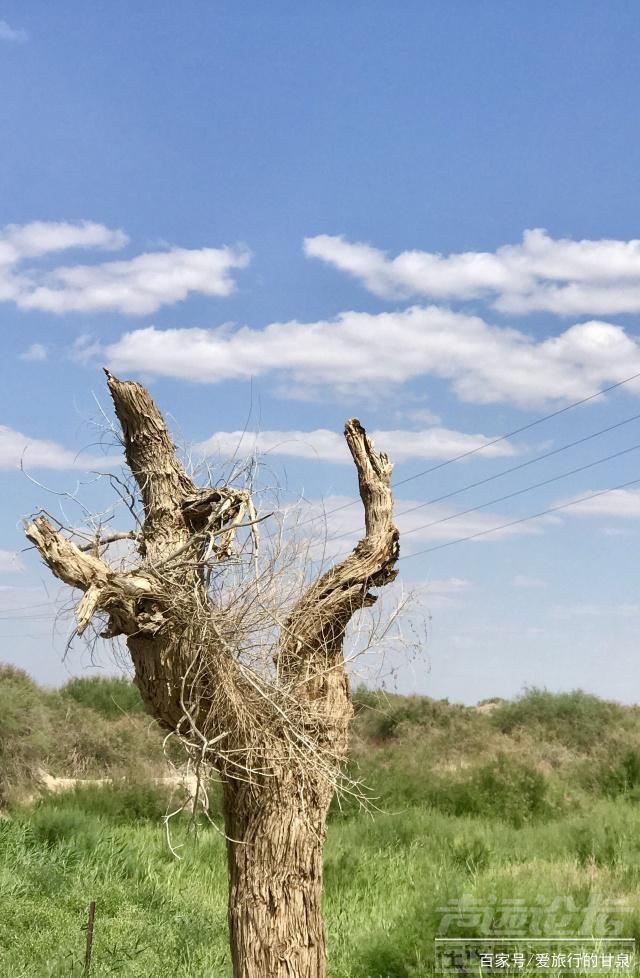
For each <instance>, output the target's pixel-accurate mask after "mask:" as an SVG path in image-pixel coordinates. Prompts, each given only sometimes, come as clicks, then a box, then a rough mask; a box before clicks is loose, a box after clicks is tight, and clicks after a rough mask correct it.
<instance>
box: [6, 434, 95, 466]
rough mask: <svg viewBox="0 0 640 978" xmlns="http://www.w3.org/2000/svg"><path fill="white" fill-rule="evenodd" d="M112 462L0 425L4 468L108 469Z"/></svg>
mask: <svg viewBox="0 0 640 978" xmlns="http://www.w3.org/2000/svg"><path fill="white" fill-rule="evenodd" d="M108 462H109V460H108V459H106V458H105V457H104V456H101V457H99V458H95V457H91V456H88V455H83V454H81V453H78V452H72V451H70V450H69V449H67V448H63V447H62V445H58V444H57V442H54V441H45V440H43V439H40V438H30V437H29V436H28V435H23V434H22V433H21V432H20V431H15V430H14V429H13V428H9V427H7V425H0V469H16V468H20V465H21V464H22V466H23V467H24V468H25V469H26V470H27V471H29V470H30V469H94V468H100V469H104V468H105V465H106V464H107V463H108Z"/></svg>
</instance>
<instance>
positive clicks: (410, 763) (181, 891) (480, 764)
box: [0, 675, 640, 978]
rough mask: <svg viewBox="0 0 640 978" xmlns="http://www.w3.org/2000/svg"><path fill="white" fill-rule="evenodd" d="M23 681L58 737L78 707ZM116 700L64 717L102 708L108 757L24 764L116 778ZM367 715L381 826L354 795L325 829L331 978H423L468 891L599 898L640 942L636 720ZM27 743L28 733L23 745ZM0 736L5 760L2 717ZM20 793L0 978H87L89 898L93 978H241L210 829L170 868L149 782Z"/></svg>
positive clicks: (81, 700) (363, 700) (500, 896)
mask: <svg viewBox="0 0 640 978" xmlns="http://www.w3.org/2000/svg"><path fill="white" fill-rule="evenodd" d="M12 682H13V683H14V685H15V684H16V683H17V684H18V685H19V684H20V683H22V684H23V688H27V689H29V690H30V694H29V695H31V697H32V699H33V701H34V702H35V701H37V702H38V703H39V709H40V710H44V711H45V712H46V709H48V707H47V706H46V704H45V700H46V697H47V696H51V697H52V701H51V704H49V705H50V706H51V709H52V710H53V713H54V719H53V720H52V719H51V717H50V718H49V720H50V723H54V721H55V722H57V720H56V719H55V718H56V717H57V718H58V719H59V716H60V713H59V709H60V701H61V700H62V701H64V700H65V697H68V696H69V692H68V691H66V692H65V691H62V692H60V693H55V694H53V693H51V694H50V693H44V692H43V691H38V690H37V687H33V685H31V686H26V685H25V680H24V679H22V678H21V677H18V678H17V679H16V677H14V678H13V680H11V681H10V680H9V679H8V677H7V676H6V675H5V677H4V684H3V683H2V682H0V690H1V689H2V687H3V685H4V687H5V694H6V690H7V688H8V687H9V686H10V685H11V683H12ZM14 692H15V689H14ZM105 692H108V695H107V696H106V698H103V699H104V702H103V703H102V705H100V695H101V694H104V693H105ZM113 692H114V691H113V690H110V691H107V690H106V689H105V688H103V689H101V690H98V691H96V689H92V688H90V687H88V688H87V689H84V690H80V692H79V693H78V691H77V690H76V693H77V694H78V695H77V697H76V699H75V700H73V702H74V703H75V707H74V708H73V709H71V711H70V712H69V711H67V713H66V714H64V715H65V716H67V717H71V716H72V715H73V716H75V720H73V721H72V720H68V723H73V722H78V723H80V724H81V725H83V724H85V723H86V722H87V718H89V719H91V714H90V713H87V712H86V711H92V713H93V714H95V716H96V718H98V717H100V718H102V719H103V720H104V722H105V724H106V725H107V726H108V725H110V724H111V725H113V728H112V727H111V726H108V729H109V731H110V733H109V737H110V738H111V740H109V738H107V740H108V743H109V744H110V745H111V746H110V748H109V751H107V752H106V755H105V756H107V760H105V756H102V758H101V759H100V758H99V757H98V758H96V756H95V750H94V747H93V746H92V747H91V758H90V759H89V761H88V760H87V758H86V757H85V758H84V759H83V760H82V761H80V759H79V757H78V756H76V757H75V759H74V758H72V757H68V758H67V760H66V761H65V758H64V754H63V752H62V751H61V749H60V746H59V744H56V745H55V748H54V747H53V742H51V743H52V746H51V749H52V750H53V754H52V756H47V757H35V755H34V751H35V752H36V753H37V750H38V747H37V744H34V743H30V744H29V752H30V754H31V762H30V763H31V764H32V766H35V765H36V762H37V763H38V764H41V765H42V764H44V765H45V766H48V767H49V768H52V767H56V766H57V767H56V771H55V773H58V774H64V773H69V771H70V770H72V769H73V765H74V764H75V765H76V766H78V765H79V766H80V768H81V769H82V771H83V773H84V774H85V775H86V774H87V772H89V773H90V774H92V775H95V776H98V775H100V774H104V773H105V772H108V771H111V772H112V773H113V772H114V771H115V770H118V771H122V766H123V757H122V756H121V755H120V754H119V753H118V750H117V749H116V748H117V741H118V738H117V737H116V736H115V733H114V728H116V727H118V725H122V724H124V725H125V728H126V729H129V731H130V730H133V729H137V727H136V725H137V724H140V725H144V726H145V729H147V727H148V724H147V721H146V720H145V719H144V718H143V716H142V715H141V714H140V713H139V712H138V705H137V702H136V701H135V697H134V698H132V699H131V701H130V702H128V705H127V706H126V707H123V705H122V703H120V704H119V708H118V709H117V710H114V711H113V712H112V715H111V716H109V715H108V714H109V712H110V707H109V706H108V703H110V702H112V699H113ZM116 692H117V690H116ZM129 692H130V691H129ZM129 692H126V695H127V696H128V695H129ZM1 695H2V694H1V692H0V696H1ZM25 695H26V694H25ZM91 697H94V702H93V703H92V704H90V703H89V700H90V699H91ZM96 697H97V698H96ZM357 698H358V702H359V707H360V712H359V715H358V717H357V718H356V723H355V729H354V745H353V752H352V760H351V767H352V770H353V772H354V773H357V774H358V775H362V776H364V777H365V778H366V781H367V783H368V784H369V785H370V787H371V792H372V794H375V795H376V796H377V800H376V801H375V805H376V806H377V807H378V808H379V809H381V811H374V813H373V815H371V814H366V813H363V812H361V811H359V810H358V808H357V805H356V804H355V802H353V800H350V799H348V798H347V799H346V801H345V802H344V804H343V805H342V811H340V810H339V807H338V806H337V805H336V806H335V810H334V812H333V814H332V818H331V823H330V830H329V837H328V842H327V849H326V861H325V874H326V889H325V912H326V919H327V930H328V938H329V953H330V968H329V975H330V976H331V978H387V976H388V978H418V976H429V975H432V974H433V973H434V965H433V956H434V937H435V936H436V933H437V931H438V926H439V924H440V921H441V917H442V911H439V910H438V908H440V907H444V906H445V905H446V904H447V903H448V902H449V901H453V900H458V899H459V898H460V897H461V896H462V895H463V894H468V895H470V896H472V897H474V898H476V899H477V900H478V901H479V902H480V903H481V904H485V905H486V904H491V905H492V906H499V905H500V904H505V901H508V900H510V899H511V900H518V899H520V900H523V901H524V903H525V905H526V906H530V907H533V906H535V905H536V902H537V903H538V904H541V905H542V903H545V905H547V904H550V903H551V901H553V900H554V899H556V900H557V899H558V898H571V899H572V900H573V901H574V903H575V905H576V907H578V908H581V907H585V906H586V905H587V904H588V903H589V900H590V898H592V897H593V895H594V894H599V895H600V896H601V898H602V899H603V900H606V899H611V900H620V899H623V900H624V901H625V912H624V914H623V915H622V918H623V920H624V935H625V936H627V937H636V938H638V939H640V805H639V803H638V790H639V788H640V763H638V758H640V716H639V711H637V710H635V709H631V708H623V707H619V706H617V705H615V704H606V703H603V702H602V701H600V700H597V699H595V698H593V697H587V696H585V695H584V694H580V693H576V694H566V695H565V696H564V697H563V696H553V695H552V694H548V693H544V692H538V691H532V692H530V693H528V694H527V695H526V696H524V697H522V698H521V699H520V700H519V701H516V702H515V703H507V704H503V703H498V704H495V705H494V706H493V707H491V705H490V706H489V709H488V710H487V711H486V712H485V711H484V710H472V709H469V708H465V707H459V706H455V705H451V704H447V703H443V702H438V703H436V702H434V701H431V700H428V699H421V698H411V699H404V698H400V697H391V698H386V697H383V696H382V695H381V694H370V693H364V692H361V693H359V694H358V697H357ZM105 703H106V704H107V705H106V706H105ZM43 704H45V705H43ZM31 706H32V708H33V709H35V707H34V703H33V702H32V704H31ZM74 711H76V712H75V713H74ZM77 711H79V712H77ZM40 720H41V722H42V720H43V716H42V713H41V714H40ZM3 722H5V730H4V731H3V728H2V724H3ZM12 723H13V734H12V735H11V736H15V735H16V726H15V719H14V721H12ZM127 724H129V727H126V725H127ZM47 729H49V730H50V731H51V730H52V729H53V728H52V727H51V726H49V728H47ZM105 729H106V727H105ZM36 732H37V731H35V730H34V729H32V730H31V733H30V734H29V731H28V730H24V729H23V730H22V731H21V732H20V733H19V737H20V739H21V742H22V743H23V747H24V741H25V739H26V740H29V736H31V737H35V734H36ZM2 736H3V737H4V739H3V741H2V742H3V745H4V750H5V752H7V751H8V748H9V746H10V744H9V740H10V735H9V733H8V732H7V730H6V721H3V720H2V714H0V737H2ZM130 736H131V733H130V732H129V733H128V734H127V735H126V736H124V742H125V748H126V749H127V750H128V749H130V746H131V745H130V741H129V737H130ZM149 736H151V734H149ZM67 738H68V740H69V741H71V740H73V737H72V736H71V733H70V732H69V731H67ZM114 738H115V739H114ZM53 739H54V740H55V738H53ZM145 743H146V742H143V746H144V744H145ZM145 750H146V755H145V756H146V761H145V763H146V765H147V767H146V770H150V769H151V766H152V762H153V763H156V762H157V763H160V761H161V755H160V754H159V755H157V756H155V755H153V750H151V747H150V746H149V744H147V746H146V747H145ZM12 779H13V780H12V783H11V785H10V787H7V788H6V793H7V794H9V795H11V796H12V798H13V800H12V801H10V802H8V803H7V805H6V806H5V807H6V817H5V818H3V819H2V820H0V975H2V978H53V976H56V978H63V976H64V978H66V976H77V975H81V974H82V961H83V954H84V933H83V927H84V926H85V923H86V909H87V905H88V903H89V901H90V900H95V901H96V904H97V915H96V926H95V943H94V959H93V966H92V970H91V974H92V975H93V976H95V978H101V976H107V975H122V976H127V978H170V976H171V978H174V976H184V978H226V976H229V975H230V973H231V972H230V965H229V954H228V950H227V933H226V909H225V902H226V869H225V855H224V841H223V838H222V836H221V835H220V833H219V832H218V831H216V829H215V828H214V827H212V826H210V825H206V824H205V825H203V826H201V827H200V829H199V830H198V832H197V833H194V832H193V830H192V826H190V823H189V821H188V820H187V819H184V820H183V821H182V822H179V821H178V820H174V822H173V827H172V844H173V846H174V847H178V849H177V851H178V852H179V854H180V856H181V858H180V859H177V858H176V857H175V856H174V855H172V853H171V851H170V849H169V846H168V844H167V839H166V836H165V834H164V829H163V824H162V814H163V813H164V811H165V809H166V798H164V797H162V796H161V795H159V793H158V791H157V789H153V788H151V787H149V786H148V785H145V783H144V780H143V779H141V777H140V772H139V768H134V769H132V771H131V772H130V775H129V776H128V778H127V779H126V780H125V781H123V782H122V783H121V784H119V785H118V786H117V787H115V788H110V789H100V788H89V789H87V788H85V789H79V790H76V791H75V792H73V793H71V794H69V795H65V796H49V797H43V798H41V799H40V800H39V801H37V802H36V803H35V804H34V803H33V802H32V803H31V804H30V805H26V804H25V802H24V799H22V800H20V797H19V796H20V792H19V790H18V784H17V781H16V778H15V774H14V775H12ZM213 807H214V814H215V804H214V806H213ZM492 901H493V902H492ZM580 920H581V917H580V916H577V917H576V926H577V922H579V921H580ZM572 926H573V924H570V925H568V929H567V934H570V933H571V928H572ZM449 933H450V934H451V935H453V936H455V935H456V934H457V933H460V931H455V930H451V931H449ZM470 933H473V930H471V931H470ZM476 934H477V935H479V934H480V931H479V930H477V929H476ZM475 973H478V972H475ZM518 973H520V974H526V975H532V974H540V973H542V972H541V971H540V970H538V969H535V970H533V969H532V970H519V971H518ZM546 973H550V971H549V969H547V971H546ZM551 973H554V974H559V973H563V972H562V971H558V970H557V969H556V970H553V971H552V972H551ZM609 973H612V974H614V973H617V972H616V971H615V969H611V970H610V972H609ZM620 973H625V974H629V973H630V972H629V971H626V972H620Z"/></svg>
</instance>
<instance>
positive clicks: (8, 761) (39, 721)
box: [0, 666, 52, 805]
mask: <svg viewBox="0 0 640 978" xmlns="http://www.w3.org/2000/svg"><path fill="white" fill-rule="evenodd" d="M46 699H47V694H46V693H45V692H44V691H43V690H41V689H39V688H38V686H37V685H36V683H34V682H33V680H32V679H30V677H29V676H28V675H27V674H26V673H25V672H23V671H22V670H21V669H16V668H15V667H13V666H0V805H5V804H7V802H8V801H10V800H11V798H12V795H13V794H14V793H15V792H16V791H17V790H19V789H20V788H23V787H26V786H28V785H29V784H30V783H31V782H32V781H33V780H35V778H36V776H37V769H38V767H39V766H40V764H41V761H42V757H43V756H44V755H45V754H46V753H47V751H48V750H49V748H50V745H51V742H52V731H51V729H50V723H49V715H48V712H47V708H46Z"/></svg>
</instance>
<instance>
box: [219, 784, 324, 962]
mask: <svg viewBox="0 0 640 978" xmlns="http://www.w3.org/2000/svg"><path fill="white" fill-rule="evenodd" d="M301 788H302V785H301V782H300V780H299V779H297V778H293V777H292V776H291V774H290V773H287V774H284V775H278V776H276V777H275V778H274V779H273V780H272V781H271V782H270V783H269V784H268V786H265V787H264V788H263V790H262V791H259V792H256V791H255V790H254V789H253V788H252V787H251V786H250V785H245V786H243V787H239V786H238V783H237V782H227V784H226V786H225V828H226V833H227V858H228V866H229V932H230V938H231V954H232V960H233V974H234V978H324V975H325V964H326V945H325V933H324V923H323V918H322V906H321V903H322V852H323V846H324V839H325V832H326V818H327V811H328V808H329V803H330V801H331V793H330V791H328V790H327V788H326V786H325V787H322V786H318V785H315V786H305V793H304V794H303V792H302V790H301Z"/></svg>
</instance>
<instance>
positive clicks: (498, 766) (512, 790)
mask: <svg viewBox="0 0 640 978" xmlns="http://www.w3.org/2000/svg"><path fill="white" fill-rule="evenodd" d="M547 789H548V785H547V781H546V779H545V777H544V775H542V774H541V773H540V772H539V771H536V770H535V768H532V767H529V766H528V765H526V764H522V763H519V762H518V761H515V760H513V759H511V758H509V757H507V756H505V755H500V756H499V757H498V758H497V760H495V761H493V762H491V763H489V764H485V765H483V766H482V767H479V768H476V769H475V770H474V771H473V772H472V773H471V774H470V775H469V777H468V778H467V779H466V780H461V781H445V780H444V779H443V780H442V781H441V782H440V784H439V785H438V786H437V787H435V788H434V789H433V791H432V793H431V799H430V800H431V804H432V806H433V807H434V808H437V809H438V810H439V811H442V812H445V813H447V814H451V815H472V816H481V817H485V818H497V819H502V820H504V821H506V822H510V823H511V824H512V825H515V826H516V827H517V826H521V825H523V824H525V823H526V822H531V821H533V820H534V819H540V818H548V817H549V816H550V815H551V814H552V813H553V806H552V805H551V803H550V802H549V800H548V798H547Z"/></svg>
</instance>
